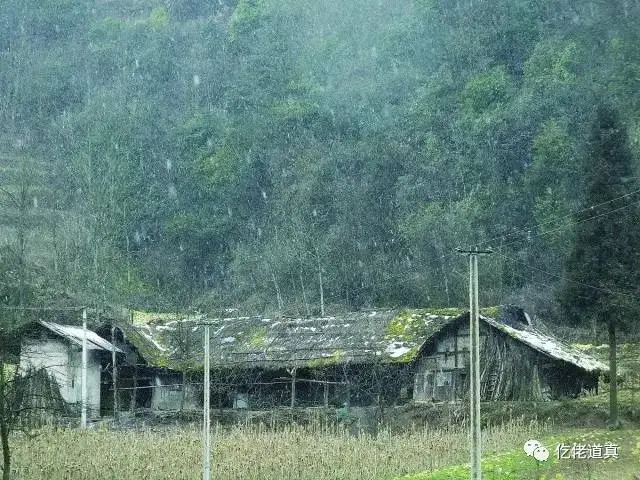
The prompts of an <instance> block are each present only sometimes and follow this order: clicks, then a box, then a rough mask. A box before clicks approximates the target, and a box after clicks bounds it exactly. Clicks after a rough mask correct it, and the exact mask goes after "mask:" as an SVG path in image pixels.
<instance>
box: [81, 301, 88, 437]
mask: <svg viewBox="0 0 640 480" xmlns="http://www.w3.org/2000/svg"><path fill="white" fill-rule="evenodd" d="M81 389H82V390H81V392H82V393H81V395H82V408H81V411H80V427H81V428H87V309H86V308H84V309H82V386H81Z"/></svg>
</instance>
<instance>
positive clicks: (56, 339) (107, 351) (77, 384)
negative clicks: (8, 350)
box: [20, 320, 122, 417]
mask: <svg viewBox="0 0 640 480" xmlns="http://www.w3.org/2000/svg"><path fill="white" fill-rule="evenodd" d="M86 335H87V415H88V416H89V417H98V416H99V415H100V397H101V395H100V394H101V392H100V389H101V376H102V371H103V370H104V368H105V367H106V365H107V364H108V363H109V362H110V360H111V352H112V350H113V349H114V348H115V347H114V346H113V345H112V344H111V343H110V342H108V341H106V340H105V339H104V338H102V337H100V336H99V335H97V334H96V333H95V332H93V331H91V330H87V332H86ZM82 339H83V329H82V327H77V326H72V325H60V324H58V323H53V322H46V321H43V320H40V321H38V322H34V323H33V324H30V325H28V326H27V327H26V328H25V329H24V333H23V338H22V342H21V349H20V371H21V372H27V371H29V370H33V369H35V370H40V369H45V370H46V371H47V372H48V373H49V375H50V376H51V377H53V379H55V381H56V383H57V384H58V388H59V389H60V395H61V396H62V398H63V400H64V401H65V402H66V403H67V404H69V405H70V406H71V407H74V408H77V409H79V408H80V406H81V404H82ZM115 349H116V352H118V353H122V351H121V350H120V349H119V348H115Z"/></svg>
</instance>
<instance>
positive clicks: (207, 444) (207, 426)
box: [202, 324, 211, 480]
mask: <svg viewBox="0 0 640 480" xmlns="http://www.w3.org/2000/svg"><path fill="white" fill-rule="evenodd" d="M209 342H210V338H209V325H208V324H205V326H204V402H203V403H204V419H203V423H204V427H203V436H204V442H203V443H204V452H203V460H202V480H210V479H211V408H210V405H209V402H210V401H211V378H210V366H209V362H210V358H209V354H210V352H209V350H210V348H209Z"/></svg>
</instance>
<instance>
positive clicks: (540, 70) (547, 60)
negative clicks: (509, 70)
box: [524, 39, 580, 89]
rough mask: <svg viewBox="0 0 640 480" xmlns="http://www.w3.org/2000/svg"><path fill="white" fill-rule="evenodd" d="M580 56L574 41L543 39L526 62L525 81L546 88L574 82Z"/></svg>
mask: <svg viewBox="0 0 640 480" xmlns="http://www.w3.org/2000/svg"><path fill="white" fill-rule="evenodd" d="M579 57H580V52H579V48H578V45H577V44H576V43H575V42H574V41H558V40H556V39H552V40H546V41H541V42H540V43H538V44H537V45H536V47H535V48H534V50H533V53H532V54H531V57H530V58H529V59H528V60H527V62H526V64H525V68H524V75H525V82H527V84H529V85H531V86H534V87H537V88H544V89H551V88H554V87H555V86H561V85H567V84H573V83H575V81H576V79H577V72H576V70H577V68H578V65H579Z"/></svg>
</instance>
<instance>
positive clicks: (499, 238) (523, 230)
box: [478, 189, 640, 245]
mask: <svg viewBox="0 0 640 480" xmlns="http://www.w3.org/2000/svg"><path fill="white" fill-rule="evenodd" d="M637 193H640V189H638V190H634V191H632V192H629V193H626V194H624V195H621V196H619V197H615V198H612V199H610V200H607V201H606V202H602V203H597V204H595V205H590V206H588V207H585V208H583V209H581V210H577V211H575V212H571V213H568V214H566V215H563V216H561V217H558V218H556V219H554V220H548V221H546V222H542V223H538V224H536V225H533V226H529V227H524V229H521V230H518V231H515V232H511V233H507V234H503V235H499V236H496V237H493V238H490V239H488V240H484V241H481V242H478V245H486V244H487V243H491V242H494V241H497V240H501V239H504V238H508V237H511V236H513V235H518V234H521V235H527V236H528V235H530V231H531V230H533V229H534V228H540V227H543V226H545V225H549V224H554V223H557V222H559V221H560V220H563V219H565V218H572V217H575V216H576V215H578V214H580V213H583V212H587V211H590V210H593V209H595V208H598V207H601V206H603V205H607V204H609V203H612V202H615V201H617V200H622V199H623V198H627V197H629V196H631V195H635V194H637ZM629 205H632V204H628V205H626V206H624V207H620V208H618V209H614V210H611V211H610V212H609V213H611V212H614V211H617V210H621V209H623V208H626V207H628V206H629ZM597 217H598V215H596V216H594V217H591V218H597ZM587 220H589V219H585V220H584V221H587ZM561 228H564V227H561ZM510 243H514V242H510ZM510 243H509V244H510ZM503 245H505V244H503Z"/></svg>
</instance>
